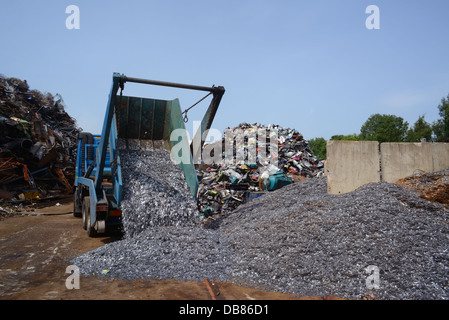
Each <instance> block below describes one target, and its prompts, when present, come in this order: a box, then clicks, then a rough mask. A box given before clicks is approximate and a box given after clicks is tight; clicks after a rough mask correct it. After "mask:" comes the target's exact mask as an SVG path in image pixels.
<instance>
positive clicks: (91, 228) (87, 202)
mask: <svg viewBox="0 0 449 320" xmlns="http://www.w3.org/2000/svg"><path fill="white" fill-rule="evenodd" d="M83 208H84V210H83V212H84V216H85V221H86V222H85V224H86V231H87V235H88V236H89V237H95V236H96V235H97V230H95V228H94V226H93V225H92V223H91V222H90V197H84V201H83Z"/></svg>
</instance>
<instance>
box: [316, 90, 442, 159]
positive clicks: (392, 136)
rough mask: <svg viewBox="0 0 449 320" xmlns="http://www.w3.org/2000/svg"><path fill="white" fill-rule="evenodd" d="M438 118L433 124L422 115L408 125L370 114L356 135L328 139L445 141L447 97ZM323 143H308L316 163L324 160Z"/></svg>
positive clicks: (320, 140) (324, 145) (324, 148)
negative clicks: (315, 157) (316, 159)
mask: <svg viewBox="0 0 449 320" xmlns="http://www.w3.org/2000/svg"><path fill="white" fill-rule="evenodd" d="M438 111H439V112H438V114H439V116H440V118H439V119H438V120H436V121H434V122H433V123H429V122H427V121H426V120H425V119H424V115H421V116H419V117H418V120H416V122H415V123H414V124H413V125H412V126H409V123H408V122H407V121H404V119H403V118H401V117H398V116H395V115H391V114H379V113H376V114H373V115H371V116H370V117H369V118H368V119H367V120H366V121H365V123H364V124H363V125H362V127H361V128H360V132H359V133H354V134H348V135H342V134H337V135H333V136H332V137H331V138H330V139H329V140H349V141H379V143H382V142H420V141H422V139H425V140H426V141H429V142H449V95H448V96H447V97H443V99H441V103H440V104H439V105H438ZM326 143H327V141H326V140H325V139H324V138H322V137H318V138H313V139H311V140H309V146H310V148H311V150H312V151H313V153H314V155H316V156H317V157H318V158H320V160H323V159H326Z"/></svg>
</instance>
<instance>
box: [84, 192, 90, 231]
mask: <svg viewBox="0 0 449 320" xmlns="http://www.w3.org/2000/svg"><path fill="white" fill-rule="evenodd" d="M89 213H90V197H84V199H83V206H82V216H83V229H84V230H87V219H88V217H87V216H88V214H89Z"/></svg>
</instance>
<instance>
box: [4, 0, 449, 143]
mask: <svg viewBox="0 0 449 320" xmlns="http://www.w3.org/2000/svg"><path fill="white" fill-rule="evenodd" d="M72 4H73V5H77V6H78V7H79V9H80V29H79V30H75V29H73V30H69V29H67V28H66V24H65V22H66V18H67V17H68V16H69V15H68V14H66V13H65V10H66V7H67V6H69V5H72ZM369 5H376V6H378V7H379V10H380V29H379V30H368V29H367V28H366V26H365V20H366V19H367V18H368V16H369V15H368V14H366V13H365V10H366V8H367V6H369ZM448 12H449V1H447V0H429V1H423V0H419V1H418V0H415V1H412V0H389V1H385V0H370V1H365V0H340V1H335V0H321V1H319V0H315V1H312V0H309V1H300V0H296V1H285V0H284V1H282V0H281V1H263V0H257V1H255V0H254V1H248V0H240V1H220V2H218V1H195V0H191V1H180V0H178V1H175V0H172V1H135V0H130V1H126V2H125V1H101V0H96V1H75V0H72V1H62V0H58V1H45V0H42V1H31V0H18V1H8V2H7V1H2V2H1V4H0V29H1V30H2V37H1V50H0V73H1V74H3V75H5V76H8V77H17V78H21V79H26V80H27V81H28V83H29V85H30V87H31V88H32V89H38V90H41V91H47V92H51V93H53V94H56V93H60V94H61V95H62V97H63V98H64V101H65V103H66V105H67V112H68V113H69V114H70V115H71V116H72V117H74V118H76V119H77V121H78V124H79V125H80V126H81V127H82V128H83V129H84V130H86V131H90V132H93V133H100V132H101V126H102V124H103V118H104V112H105V109H106V104H107V98H108V93H109V90H110V86H111V83H112V74H113V72H119V73H123V74H125V75H127V76H130V77H139V78H146V79H153V80H162V81H171V82H181V83H187V84H196V85H204V86H212V85H222V86H224V87H225V89H226V93H225V95H224V97H223V100H222V103H221V105H220V108H219V110H218V112H217V115H216V118H215V121H214V124H213V127H214V128H216V129H219V130H221V131H222V130H223V129H224V128H226V127H228V126H231V127H233V126H236V125H238V124H239V123H241V122H251V123H253V122H258V123H262V124H269V123H274V124H279V125H281V126H284V127H290V128H295V129H297V130H299V131H300V132H301V133H302V134H303V135H304V137H305V138H306V139H311V138H314V137H324V138H325V139H329V138H330V137H331V136H332V135H334V134H352V133H358V132H359V131H360V127H361V126H362V124H363V123H364V122H365V121H366V119H367V118H368V117H369V116H370V115H371V114H374V113H382V114H394V115H397V116H400V117H403V118H404V120H406V121H408V122H409V123H410V124H413V123H414V122H415V121H416V120H417V119H418V116H420V115H422V114H424V115H425V119H426V120H427V121H428V122H432V121H434V120H436V119H437V118H438V117H439V116H438V109H437V106H438V104H439V103H440V100H441V98H443V97H446V96H447V95H448V94H449V57H448V52H449V50H448V49H449V41H448V34H449V19H447V13H448ZM124 94H125V95H133V96H142V97H148V98H159V99H174V98H179V99H180V103H181V108H182V109H186V108H188V107H190V106H191V105H192V104H193V103H195V102H196V101H197V100H199V99H200V98H202V97H203V96H204V93H203V92H196V91H190V90H183V89H173V88H161V87H155V86H148V85H141V84H133V83H129V84H127V85H126V86H125V91H124ZM208 101H209V100H207V102H208ZM207 102H205V103H202V104H200V105H198V106H197V107H195V108H194V109H193V110H192V111H191V112H190V113H189V119H190V122H189V124H188V126H187V127H188V128H189V129H191V126H192V123H193V120H201V118H202V116H203V114H204V112H205V110H206V108H207V105H208V103H207Z"/></svg>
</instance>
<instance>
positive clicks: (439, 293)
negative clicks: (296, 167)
mask: <svg viewBox="0 0 449 320" xmlns="http://www.w3.org/2000/svg"><path fill="white" fill-rule="evenodd" d="M217 224H218V223H217ZM217 228H218V230H221V232H222V233H225V234H227V235H228V236H229V241H231V244H232V246H233V259H232V261H233V262H232V267H231V270H230V272H229V273H230V274H232V275H233V276H234V277H236V278H238V280H237V281H238V282H239V283H241V284H251V283H257V284H263V285H267V286H268V287H271V288H274V289H276V290H279V291H283V292H290V293H293V294H296V295H299V296H327V295H336V296H340V297H344V298H356V299H360V298H361V297H363V296H365V295H375V296H376V297H377V299H401V300H402V299H447V298H449V219H448V213H447V212H445V211H444V210H443V209H442V207H441V206H439V205H436V204H433V203H430V202H427V201H425V200H422V199H420V198H418V196H417V195H416V194H415V193H412V192H410V191H408V190H405V189H404V188H402V187H400V186H398V185H395V184H389V183H385V182H382V183H377V184H370V185H366V186H363V187H361V188H359V189H358V190H356V191H354V192H351V193H348V194H343V195H330V194H327V193H326V180H325V179H324V178H319V179H314V180H309V181H306V182H303V183H296V184H293V185H290V186H286V187H284V188H282V189H280V190H277V191H275V192H273V193H269V194H266V195H264V196H263V197H261V198H258V199H256V200H254V201H252V202H250V203H249V204H246V205H243V206H241V207H240V208H238V209H237V211H235V212H234V213H233V214H232V215H230V216H229V217H228V218H227V219H223V221H222V222H221V224H220V225H219V226H218V227H217ZM368 266H375V267H377V268H378V270H379V272H380V273H379V277H378V280H379V282H378V285H379V287H378V289H376V288H374V291H373V290H369V289H371V288H372V286H370V285H372V283H371V282H369V284H368V285H367V279H370V276H372V274H371V273H368V272H366V270H365V268H367V267H368Z"/></svg>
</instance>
